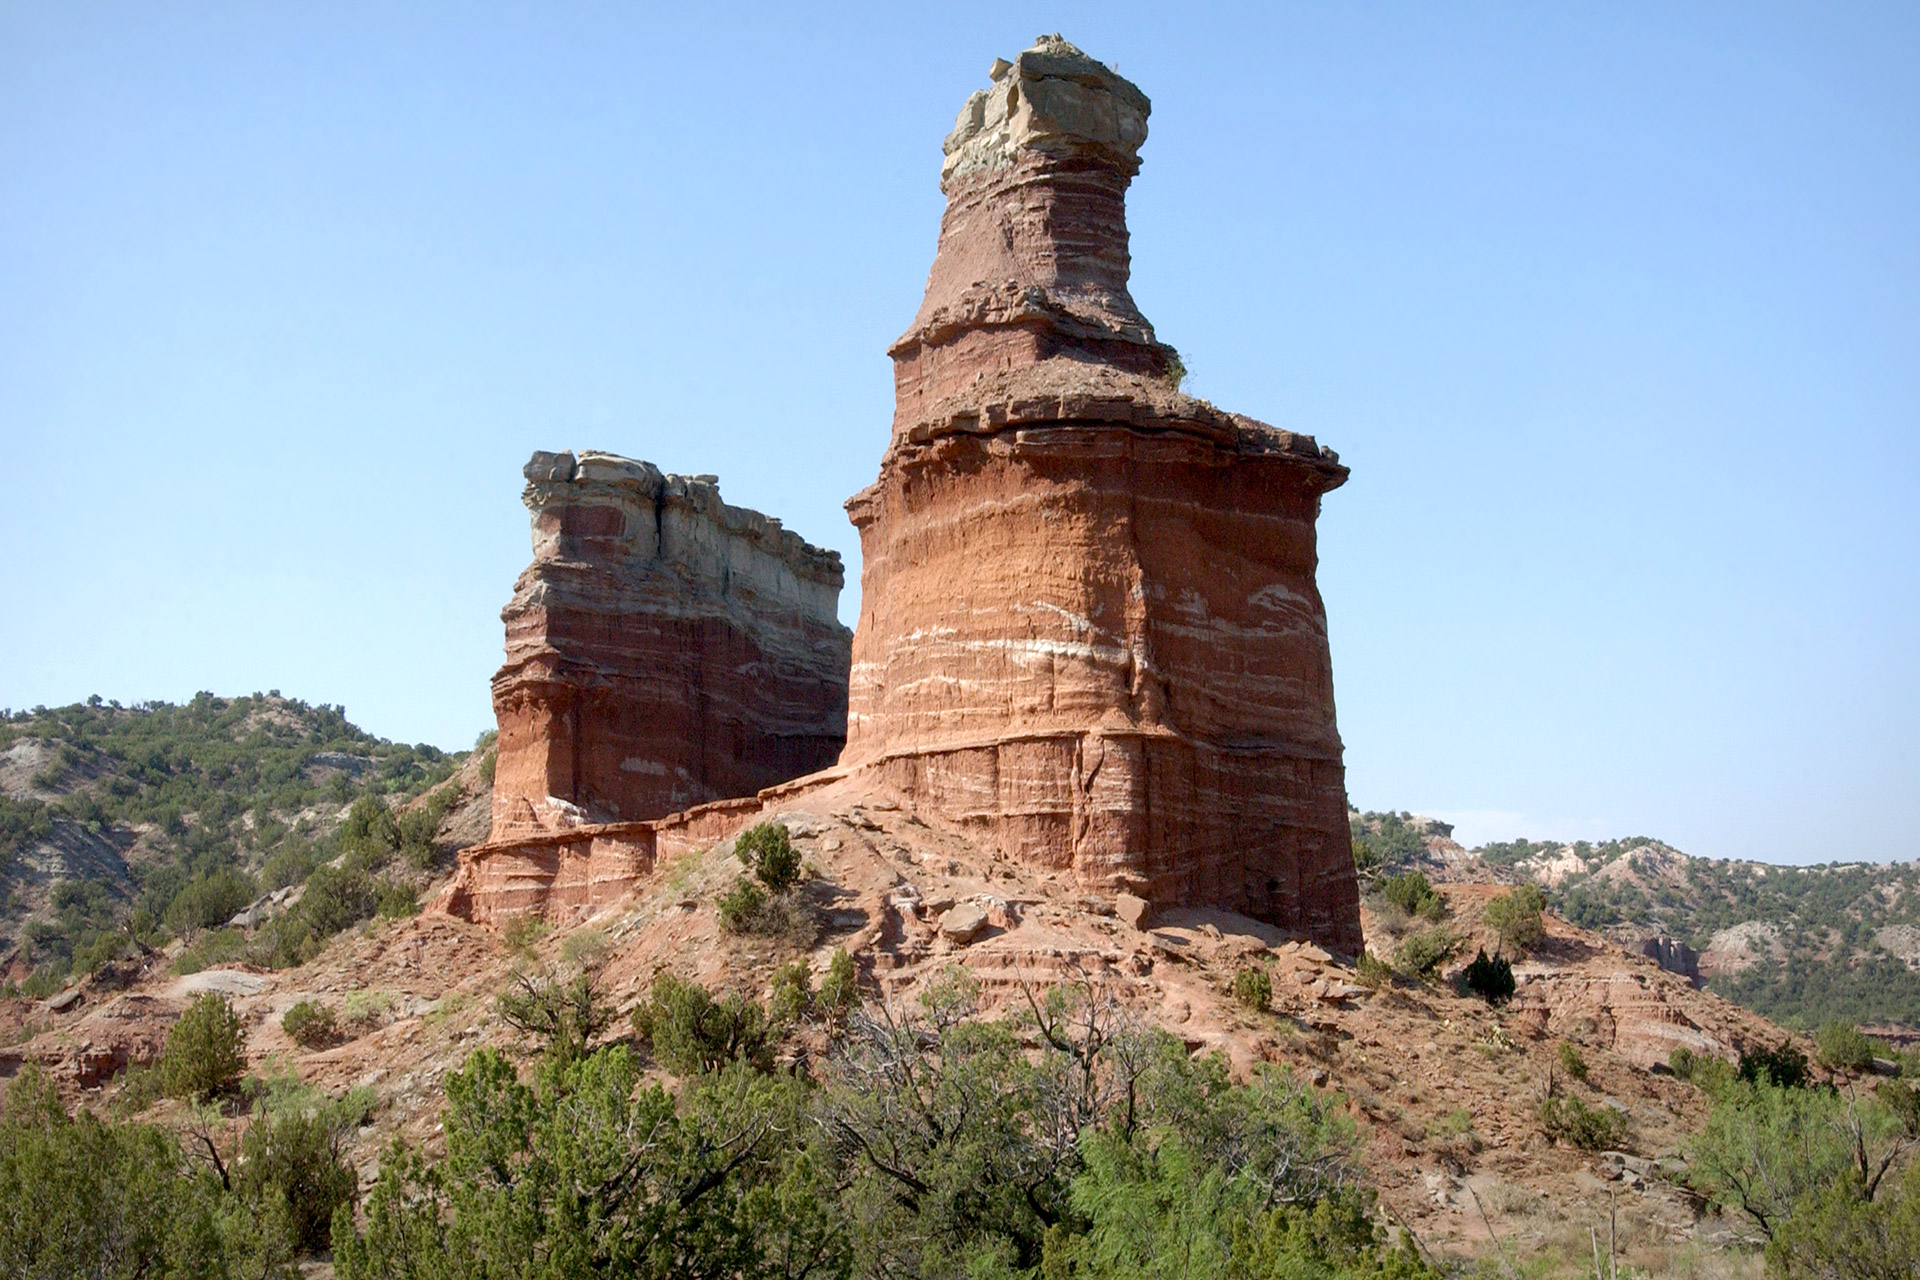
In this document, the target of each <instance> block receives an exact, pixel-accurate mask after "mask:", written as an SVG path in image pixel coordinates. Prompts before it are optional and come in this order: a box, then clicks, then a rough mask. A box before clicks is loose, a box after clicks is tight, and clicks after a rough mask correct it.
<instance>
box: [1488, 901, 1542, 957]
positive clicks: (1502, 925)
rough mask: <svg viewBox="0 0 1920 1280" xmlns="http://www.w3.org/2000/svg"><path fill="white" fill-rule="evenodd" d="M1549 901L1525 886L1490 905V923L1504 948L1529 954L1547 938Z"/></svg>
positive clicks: (1516, 952) (1521, 953)
mask: <svg viewBox="0 0 1920 1280" xmlns="http://www.w3.org/2000/svg"><path fill="white" fill-rule="evenodd" d="M1546 906H1547V898H1546V895H1545V894H1543V893H1541V892H1540V890H1539V889H1537V888H1536V887H1534V886H1533V885H1530V884H1523V885H1519V886H1517V887H1515V888H1514V889H1512V890H1509V891H1508V892H1506V893H1503V894H1501V895H1500V896H1499V897H1497V898H1494V899H1493V900H1492V901H1490V902H1488V903H1487V924H1488V926H1489V927H1491V928H1492V929H1493V931H1494V932H1495V933H1497V934H1499V935H1500V945H1501V947H1502V948H1503V949H1505V950H1509V951H1512V952H1514V953H1515V954H1517V955H1525V954H1527V952H1529V951H1531V950H1533V949H1534V948H1535V947H1537V946H1539V945H1540V940H1541V939H1542V938H1544V937H1546V936H1547V925H1546V921H1545V920H1543V919H1542V918H1541V913H1542V912H1543V911H1545V910H1546Z"/></svg>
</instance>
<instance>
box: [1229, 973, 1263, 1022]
mask: <svg viewBox="0 0 1920 1280" xmlns="http://www.w3.org/2000/svg"><path fill="white" fill-rule="evenodd" d="M1233 998H1234V1000H1235V1001H1236V1002H1238V1003H1239V1005H1240V1007H1241V1008H1243V1009H1253V1010H1257V1011H1259V1012H1262V1013H1264V1012H1266V1010H1267V1009H1268V1008H1269V1007H1270V1006H1271V1005H1272V1004H1273V979H1272V978H1270V977H1268V976H1267V971H1266V970H1265V969H1264V968H1262V967H1261V966H1259V965H1250V966H1248V967H1247V968H1245V969H1242V970H1241V971H1240V972H1238V973H1236V974H1234V975H1233Z"/></svg>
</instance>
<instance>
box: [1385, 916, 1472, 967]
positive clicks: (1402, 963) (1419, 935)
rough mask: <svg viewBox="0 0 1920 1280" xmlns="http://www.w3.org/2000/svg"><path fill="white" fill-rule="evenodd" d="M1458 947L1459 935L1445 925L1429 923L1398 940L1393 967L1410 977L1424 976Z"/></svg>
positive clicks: (1438, 965) (1448, 957)
mask: <svg viewBox="0 0 1920 1280" xmlns="http://www.w3.org/2000/svg"><path fill="white" fill-rule="evenodd" d="M1459 949H1460V935H1459V934H1457V933H1455V932H1454V931H1453V930H1452V929H1449V928H1447V927H1446V926H1445V925H1439V924H1436V925H1429V926H1427V927H1426V928H1424V929H1419V930H1416V931H1414V932H1413V933H1410V934H1408V935H1407V936H1406V937H1404V938H1402V939H1401V940H1400V947H1399V949H1398V950H1397V951H1395V952H1394V955H1393V961H1394V967H1395V968H1396V969H1398V970H1400V972H1402V973H1404V974H1406V975H1407V976H1408V977H1411V978H1425V977H1427V976H1428V975H1430V974H1431V973H1433V971H1434V970H1436V969H1438V968H1439V967H1440V966H1441V965H1443V964H1445V963H1446V962H1447V960H1448V959H1450V958H1451V957H1452V956H1453V953H1454V952H1456V951H1458V950H1459Z"/></svg>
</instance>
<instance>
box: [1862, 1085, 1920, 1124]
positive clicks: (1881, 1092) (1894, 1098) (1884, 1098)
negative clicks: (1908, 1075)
mask: <svg viewBox="0 0 1920 1280" xmlns="http://www.w3.org/2000/svg"><path fill="white" fill-rule="evenodd" d="M1873 1096H1874V1097H1875V1098H1877V1099H1879V1100H1880V1105H1882V1106H1884V1107H1885V1108H1886V1109H1887V1110H1888V1111H1890V1112H1892V1113H1893V1114H1894V1115H1895V1116H1897V1117H1898V1118H1899V1120H1900V1124H1901V1127H1902V1128H1904V1129H1905V1130H1906V1131H1907V1136H1908V1137H1910V1138H1912V1137H1920V1089H1915V1088H1914V1087H1913V1086H1912V1085H1910V1084H1908V1083H1906V1082H1905V1081H1904V1080H1882V1081H1881V1082H1880V1083H1879V1084H1877V1085H1875V1086H1874V1088H1873Z"/></svg>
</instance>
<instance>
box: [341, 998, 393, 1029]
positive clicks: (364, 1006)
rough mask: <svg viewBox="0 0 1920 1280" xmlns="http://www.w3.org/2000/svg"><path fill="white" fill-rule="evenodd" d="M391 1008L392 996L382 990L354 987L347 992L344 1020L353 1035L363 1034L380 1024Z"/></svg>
mask: <svg viewBox="0 0 1920 1280" xmlns="http://www.w3.org/2000/svg"><path fill="white" fill-rule="evenodd" d="M392 1008H393V997H392V996H391V995H388V994H387V993H386V992H384V991H368V990H365V989H355V990H353V991H349V992H347V1000H346V1022H347V1027H348V1029H349V1030H351V1031H352V1032H353V1034H355V1035H365V1034H366V1033H367V1032H369V1031H373V1030H376V1029H377V1028H379V1027H380V1026H381V1025H382V1020H383V1019H384V1018H385V1017H386V1015H387V1013H388V1011H389V1010H391V1009H392Z"/></svg>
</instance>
